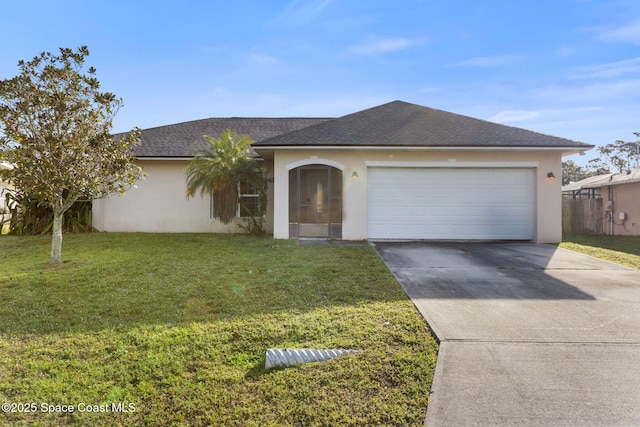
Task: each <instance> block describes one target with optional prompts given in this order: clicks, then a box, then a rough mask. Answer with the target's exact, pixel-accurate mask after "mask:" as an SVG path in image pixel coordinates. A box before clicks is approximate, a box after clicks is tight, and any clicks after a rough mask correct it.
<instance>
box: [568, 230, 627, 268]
mask: <svg viewBox="0 0 640 427" xmlns="http://www.w3.org/2000/svg"><path fill="white" fill-rule="evenodd" d="M558 246H559V247H561V248H565V249H570V250H572V251H576V252H581V253H583V254H587V255H591V256H594V257H597V258H601V259H604V260H607V261H611V262H615V263H617V264H621V265H625V266H627V267H631V268H637V269H640V236H604V235H599V234H597V235H592V234H585V235H573V236H564V238H563V242H562V243H560V244H559V245H558Z"/></svg>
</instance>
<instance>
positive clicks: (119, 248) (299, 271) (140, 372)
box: [0, 233, 437, 426]
mask: <svg viewBox="0 0 640 427" xmlns="http://www.w3.org/2000/svg"><path fill="white" fill-rule="evenodd" d="M49 248H50V238H49V237H46V236H42V237H14V236H2V237H0V263H1V265H2V266H1V268H0V293H1V295H2V304H0V401H1V402H13V403H14V405H13V407H9V410H12V409H15V410H16V411H20V412H8V413H7V412H5V413H2V414H0V423H1V424H2V425H32V424H37V425H41V426H42V425H45V426H46V425H70V424H71V425H127V426H128V425H196V426H197V425H202V426H204V425H242V426H251V425H255V426H264V425H305V426H307V425H398V426H407V425H415V426H419V425H422V423H423V421H424V416H425V410H426V406H427V400H428V393H429V390H430V388H431V381H432V376H433V370H434V368H435V363H436V353H437V344H436V342H435V340H434V339H433V338H432V336H431V335H430V331H429V330H428V327H427V326H426V323H425V322H424V321H423V319H422V318H421V317H420V316H419V314H418V312H417V311H416V310H415V309H414V307H413V305H412V304H411V302H410V301H409V300H408V299H407V298H406V296H405V294H404V292H403V291H402V289H401V288H400V286H399V285H398V284H397V283H396V282H395V280H394V279H393V276H392V275H391V274H390V273H389V272H388V270H387V268H386V267H385V266H384V264H383V263H382V262H381V261H380V260H379V258H378V256H377V254H376V253H375V251H374V250H373V249H372V248H370V247H366V246H365V247H335V246H298V245H297V244H296V243H295V242H293V241H281V240H273V239H271V238H255V237H248V236H239V235H212V234H183V235H167V234H164V235H162V234H107V233H99V234H89V235H65V239H64V244H63V259H64V260H65V262H64V263H63V264H62V265H58V266H54V267H50V268H47V267H45V264H46V262H47V260H48V252H49ZM269 347H292V348H301V347H314V348H353V349H359V350H362V351H361V352H360V353H358V354H355V355H350V356H347V357H342V358H338V359H334V360H331V361H328V362H323V363H312V364H305V365H298V366H295V367H290V368H286V369H276V370H272V371H265V370H264V354H265V351H266V349H267V348H269ZM62 405H67V407H63V406H62ZM3 409H5V407H4V406H3ZM27 410H29V411H30V412H26V411H27ZM71 410H73V412H70V411H71ZM45 411H49V412H48V413H45Z"/></svg>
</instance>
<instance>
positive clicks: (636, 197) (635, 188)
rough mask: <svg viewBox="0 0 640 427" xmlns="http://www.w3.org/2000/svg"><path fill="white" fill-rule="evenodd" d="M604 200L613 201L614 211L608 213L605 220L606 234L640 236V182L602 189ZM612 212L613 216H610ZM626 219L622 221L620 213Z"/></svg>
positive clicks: (603, 228) (603, 227)
mask: <svg viewBox="0 0 640 427" xmlns="http://www.w3.org/2000/svg"><path fill="white" fill-rule="evenodd" d="M601 194H602V198H603V199H604V200H605V203H604V205H605V206H606V205H607V201H612V207H613V210H612V211H607V212H606V213H605V215H604V218H603V223H602V230H603V232H604V234H613V235H616V236H640V182H634V183H629V184H618V185H613V186H606V187H602V190H601ZM609 212H611V216H609V215H608V214H609ZM621 212H623V213H624V214H625V219H624V220H621V219H620V213H621Z"/></svg>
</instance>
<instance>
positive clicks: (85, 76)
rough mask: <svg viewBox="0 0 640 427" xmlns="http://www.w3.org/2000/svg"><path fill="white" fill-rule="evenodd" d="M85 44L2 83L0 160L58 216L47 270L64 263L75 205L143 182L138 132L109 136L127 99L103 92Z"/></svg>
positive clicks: (44, 57) (43, 58)
mask: <svg viewBox="0 0 640 427" xmlns="http://www.w3.org/2000/svg"><path fill="white" fill-rule="evenodd" d="M88 55H89V50H88V49H87V47H86V46H82V47H80V48H79V49H77V50H76V51H73V50H72V49H67V48H61V49H60V53H59V54H58V55H54V54H51V53H49V52H43V53H41V54H40V55H38V56H36V57H35V58H33V59H32V60H31V61H29V62H25V61H19V62H18V67H19V69H20V73H19V74H18V75H17V76H15V77H13V78H11V79H6V80H2V81H0V126H1V128H0V156H2V157H3V158H4V159H5V160H6V161H8V162H10V163H11V164H13V166H14V167H13V169H10V170H8V171H5V172H4V174H5V175H6V177H7V178H8V179H9V180H10V181H11V182H12V183H13V185H14V186H15V187H16V189H17V190H18V191H20V192H21V193H23V194H25V195H27V196H28V197H30V198H33V199H35V200H37V201H38V202H39V203H41V204H43V205H45V206H50V207H51V209H52V210H53V214H54V221H53V228H52V230H53V236H52V243H51V258H50V260H49V264H54V263H59V262H61V261H62V218H63V215H64V213H65V212H66V211H67V210H68V209H69V208H70V207H71V206H72V205H73V204H74V203H75V202H76V201H81V200H92V199H95V198H100V197H105V196H107V195H109V194H112V193H115V192H124V191H125V190H126V189H127V188H129V187H130V186H132V185H133V184H135V182H136V180H137V179H139V178H140V177H141V174H142V171H141V169H140V168H138V167H137V166H135V163H134V162H135V156H134V154H133V147H134V146H135V145H136V144H138V143H139V141H140V132H139V130H138V129H134V130H132V131H131V132H129V133H128V134H126V135H125V136H123V137H121V138H117V139H114V138H112V136H111V135H110V130H111V127H112V121H113V118H114V116H115V115H116V113H117V112H118V109H119V108H120V107H121V105H122V100H121V99H120V98H117V97H116V96H115V95H114V94H112V93H109V92H101V91H100V84H99V82H98V80H97V79H96V77H95V72H96V70H95V69H94V68H93V67H90V68H88V69H86V67H85V58H86V57H87V56H88Z"/></svg>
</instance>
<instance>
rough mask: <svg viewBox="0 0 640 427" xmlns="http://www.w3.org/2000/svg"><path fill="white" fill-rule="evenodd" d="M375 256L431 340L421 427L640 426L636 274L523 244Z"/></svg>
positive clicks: (400, 248) (392, 249)
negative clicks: (433, 352)
mask: <svg viewBox="0 0 640 427" xmlns="http://www.w3.org/2000/svg"><path fill="white" fill-rule="evenodd" d="M376 249H377V251H378V253H379V254H380V256H381V257H382V259H383V260H384V262H385V263H386V264H387V266H388V267H389V269H390V270H391V272H392V273H393V274H394V275H395V277H396V278H397V280H398V281H399V282H400V284H401V285H402V287H403V288H404V289H405V291H406V292H407V294H408V295H409V297H410V298H411V299H412V300H413V301H414V303H415V305H416V307H417V308H418V309H419V310H420V312H421V313H422V315H423V316H424V317H425V318H426V319H427V321H428V323H429V325H430V326H431V328H432V329H433V331H434V333H435V334H436V335H437V336H438V338H439V340H440V342H441V343H440V353H439V355H438V364H437V367H436V372H435V377H434V381H433V386H432V390H431V400H430V403H429V407H428V409H427V417H426V421H425V425H426V426H467V425H501V426H512V425H532V426H533V425H535V426H540V425H543V426H547V425H548V426H556V425H565V426H569V425H570V426H584V425H593V426H632V425H640V271H638V270H634V269H629V268H626V267H623V266H620V265H617V264H612V263H608V262H605V261H602V260H598V259H596V258H593V257H589V256H586V255H582V254H578V253H575V252H572V251H567V250H564V249H558V248H556V247H555V246H550V245H540V244H533V243H387V242H376Z"/></svg>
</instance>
